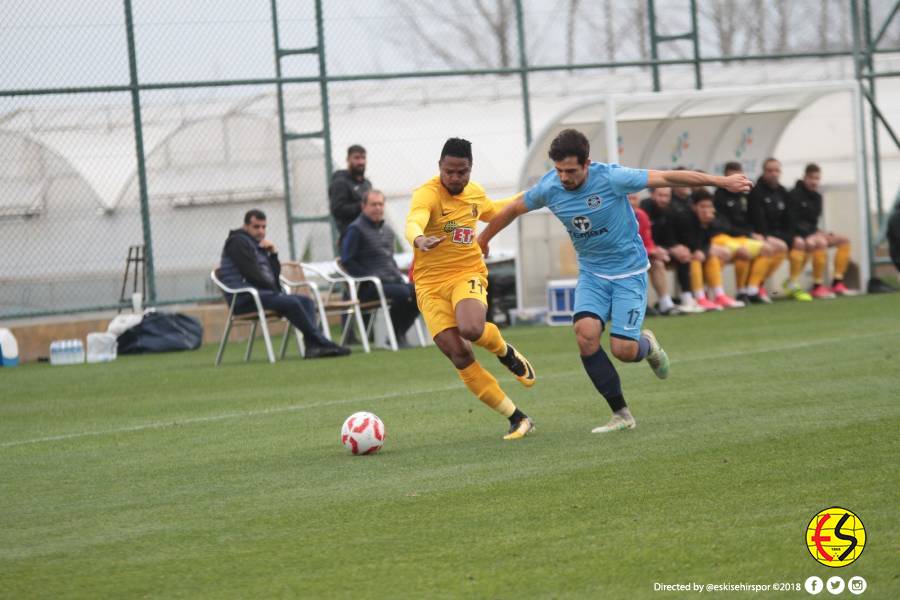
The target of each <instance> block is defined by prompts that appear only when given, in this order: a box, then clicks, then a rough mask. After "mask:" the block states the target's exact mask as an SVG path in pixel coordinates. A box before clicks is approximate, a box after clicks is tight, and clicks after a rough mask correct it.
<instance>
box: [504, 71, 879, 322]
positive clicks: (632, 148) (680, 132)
mask: <svg viewBox="0 0 900 600" xmlns="http://www.w3.org/2000/svg"><path fill="white" fill-rule="evenodd" d="M857 93H858V92H857V87H856V83H855V82H852V81H850V82H835V83H822V84H817V85H816V86H810V85H808V84H803V85H798V86H790V85H780V86H777V87H756V88H749V89H722V90H714V91H695V92H678V93H655V94H629V95H609V96H605V97H602V98H598V99H597V100H593V101H589V102H584V103H580V104H577V105H575V106H572V107H569V108H567V109H565V110H563V111H561V112H560V113H559V115H558V116H557V117H556V118H554V119H552V120H551V121H550V122H549V124H548V125H547V127H545V128H544V130H543V131H541V132H540V133H539V134H538V135H537V136H536V137H535V140H534V142H533V143H532V145H531V147H530V148H529V151H528V154H527V156H526V159H525V162H524V165H523V168H522V171H521V174H520V177H519V185H520V188H521V189H526V188H528V187H530V186H531V185H533V184H534V183H535V182H537V180H538V179H540V177H541V176H543V175H544V173H546V172H547V171H548V170H550V169H552V168H553V163H552V161H550V159H549V158H548V156H547V149H548V148H549V146H550V142H551V141H552V139H553V138H554V137H555V136H556V135H557V134H558V133H559V132H560V131H562V130H563V129H567V128H575V129H578V130H580V131H582V132H583V133H584V134H585V135H586V136H587V137H588V140H589V141H590V143H591V159H592V160H595V161H599V162H616V163H619V164H622V165H626V166H631V167H640V168H649V169H659V170H667V169H673V168H675V167H678V166H683V167H685V168H688V169H692V170H702V171H706V172H708V173H717V174H719V173H722V171H723V166H724V164H725V163H726V162H728V161H737V162H740V163H741V164H742V165H743V167H744V171H745V172H746V173H747V176H748V177H750V178H751V179H755V178H756V177H757V176H758V174H759V173H760V171H761V169H762V163H763V161H764V160H765V159H766V158H768V157H770V156H777V154H776V151H777V150H778V148H779V144H780V142H781V140H782V137H783V136H784V135H785V132H786V131H788V130H789V126H790V124H791V123H792V122H793V121H794V120H795V119H796V118H797V117H798V115H800V114H801V113H802V112H803V111H804V110H806V109H807V108H808V107H809V106H810V105H812V104H813V103H814V102H816V101H818V100H820V99H822V98H824V97H827V96H833V95H836V94H841V95H843V96H844V97H845V99H846V100H847V102H848V104H850V105H852V107H851V106H848V110H846V111H844V113H843V114H844V115H845V117H846V119H847V120H849V121H850V122H851V123H850V124H851V126H850V127H849V128H845V129H844V131H847V132H851V133H852V139H849V140H848V139H834V140H833V141H834V144H840V146H838V147H841V148H848V147H853V148H854V153H853V154H854V155H855V156H856V157H857V160H856V161H855V163H854V164H855V167H856V168H855V172H854V174H853V180H854V181H855V183H856V186H855V189H852V190H846V189H845V193H848V192H849V193H850V194H852V195H854V196H855V197H856V199H857V201H855V202H852V206H848V204H850V203H842V204H839V203H837V202H826V211H828V212H826V215H825V220H826V222H837V220H838V219H839V220H840V222H841V227H840V228H841V231H843V232H845V233H848V234H849V235H851V237H852V238H853V241H854V242H856V243H855V244H854V251H855V256H854V259H855V260H856V262H857V264H859V266H860V269H861V270H862V271H863V272H862V273H861V276H862V279H863V281H865V280H866V279H867V278H868V275H869V274H868V262H869V261H868V255H867V252H868V244H867V243H865V241H866V239H867V238H866V233H865V204H864V202H862V198H863V197H864V196H863V194H864V193H865V190H864V187H863V185H864V183H863V177H861V176H860V173H861V172H862V168H861V165H860V156H861V154H860V151H859V148H860V147H861V144H862V139H861V134H860V132H859V130H858V127H857V125H858V124H859V123H860V118H859V113H858V107H859V103H858V101H857V98H856V96H855V95H856V94H857ZM806 152H807V154H806V155H805V156H804V158H803V160H804V161H816V160H821V157H822V152H821V149H817V148H813V147H810V148H807V149H806ZM609 157H613V160H612V161H610V160H609ZM782 185H784V186H785V187H787V188H788V189H790V187H791V186H792V185H793V181H792V180H791V179H790V178H789V175H788V174H787V173H785V174H784V175H783V177H782ZM848 208H849V209H850V210H849V211H848ZM518 227H519V252H518V260H517V266H516V269H517V278H516V279H517V286H518V290H517V291H518V303H519V308H523V307H537V306H543V305H545V304H546V299H545V298H546V282H547V281H548V280H551V279H557V278H560V277H565V276H571V274H572V273H570V272H566V265H565V263H566V261H565V259H564V258H562V259H561V256H563V257H564V256H565V255H566V254H567V253H568V252H570V251H571V249H570V244H571V242H570V241H569V239H568V235H567V234H566V231H565V229H564V228H563V227H562V226H561V225H560V224H559V222H558V221H557V220H556V218H555V217H554V216H553V215H552V214H551V213H550V212H549V211H548V210H546V209H543V210H540V211H535V212H533V213H528V214H526V215H524V216H523V217H522V218H520V219H519V221H518Z"/></svg>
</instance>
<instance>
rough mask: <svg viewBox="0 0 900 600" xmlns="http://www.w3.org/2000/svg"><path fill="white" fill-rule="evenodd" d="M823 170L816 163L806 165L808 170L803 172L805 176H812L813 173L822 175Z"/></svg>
mask: <svg viewBox="0 0 900 600" xmlns="http://www.w3.org/2000/svg"><path fill="white" fill-rule="evenodd" d="M821 172H822V168H821V167H820V166H819V165H817V164H816V163H809V164H808V165H806V169H805V170H804V171H803V174H804V175H812V174H813V173H821Z"/></svg>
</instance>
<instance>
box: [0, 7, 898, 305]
mask: <svg viewBox="0 0 900 600" xmlns="http://www.w3.org/2000/svg"><path fill="white" fill-rule="evenodd" d="M898 4H900V3H898V2H894V1H893V0H883V1H876V0H872V1H871V2H868V1H866V2H862V0H861V1H860V2H855V1H852V0H827V1H826V0H815V1H814V0H797V1H796V2H778V1H775V0H743V1H739V0H735V1H729V0H696V2H694V1H688V0H684V1H676V0H672V1H664V0H656V1H655V2H654V1H653V0H650V1H647V2H644V1H641V2H632V3H621V2H614V1H613V0H602V1H601V0H593V1H589V0H521V1H519V0H497V1H494V2H488V1H479V0H444V1H431V0H429V1H415V2H414V1H412V0H410V1H405V0H397V1H388V0H371V1H368V2H356V1H353V0H327V1H325V0H305V1H293V0H292V1H291V2H286V1H284V0H282V1H280V2H278V1H272V0H251V1H246V0H243V1H239V0H230V1H228V0H219V1H217V2H206V1H202V2H177V1H175V0H153V1H150V0H124V2H123V0H84V1H83V2H78V3H59V2H49V1H44V0H28V1H27V2H26V1H25V0H9V1H7V2H5V3H4V8H3V12H4V18H3V21H2V24H0V29H2V32H3V34H2V36H0V60H2V63H3V65H4V68H3V69H2V72H0V318H12V317H19V316H27V315H40V314H51V313H63V312H74V311H82V310H90V309H97V308H110V307H115V306H118V303H119V299H120V292H121V286H122V280H123V275H124V271H125V262H126V260H125V259H126V257H127V255H128V249H129V247H130V246H135V245H143V246H145V249H146V253H147V257H148V262H147V269H148V272H147V276H148V277H147V282H148V289H147V290H146V291H145V293H146V295H147V296H148V298H147V300H148V301H149V302H150V303H153V304H163V303H174V302H184V301H195V300H198V299H205V298H212V297H215V296H216V294H215V291H214V290H213V289H212V288H211V286H210V284H209V277H208V274H209V271H210V269H211V268H213V267H214V266H215V265H216V264H217V263H218V258H219V252H220V250H221V245H222V243H223V241H224V239H225V236H226V234H227V231H228V230H229V229H231V228H234V227H238V226H239V225H240V223H241V218H242V216H243V213H244V212H245V211H246V210H247V209H249V208H261V209H263V210H265V211H266V212H267V213H268V214H269V224H270V227H269V230H270V231H269V234H270V237H271V238H272V239H273V241H274V242H275V243H276V245H278V246H279V247H280V248H281V254H282V255H283V256H288V255H292V256H294V257H296V258H304V259H307V260H325V259H328V258H330V257H331V253H332V247H333V246H332V238H331V235H332V233H331V226H330V223H329V222H328V220H327V216H328V199H327V181H328V177H329V173H328V171H329V170H332V169H336V168H342V167H343V164H344V159H345V156H344V152H345V149H346V148H347V146H349V145H350V144H355V143H359V144H362V145H364V146H366V147H367V149H368V150H369V165H368V175H369V176H370V178H371V179H372V180H373V182H374V184H375V186H376V187H378V188H381V189H383V190H384V191H385V192H386V194H387V197H388V200H389V212H390V215H391V216H392V217H393V218H394V219H395V221H396V220H402V217H403V214H404V213H405V209H406V199H407V198H408V197H409V193H410V191H411V190H412V189H413V188H414V187H415V186H416V185H417V184H418V183H420V182H422V181H424V180H425V179H427V178H428V177H430V176H432V175H433V174H434V172H435V165H436V160H437V153H438V151H439V148H440V144H441V143H442V141H443V139H444V138H446V137H448V136H452V135H460V136H464V137H468V138H470V139H472V140H473V142H474V143H475V148H476V160H475V178H476V179H478V180H479V181H480V182H481V183H483V184H485V185H486V186H487V187H488V188H489V189H490V190H491V191H492V192H494V193H495V194H496V195H501V194H503V193H506V192H512V191H514V185H515V182H516V179H517V175H518V169H519V168H520V164H521V159H522V157H523V156H524V153H525V148H526V144H527V141H528V140H529V139H530V137H531V132H532V131H533V130H536V129H537V128H538V127H540V126H541V125H542V124H543V123H545V122H546V121H547V120H548V119H550V117H552V116H553V115H554V114H555V113H556V112H558V111H559V109H560V108H561V107H562V106H564V105H568V104H571V103H572V102H574V101H576V100H579V99H585V98H590V97H592V96H596V95H598V94H602V93H606V92H610V91H618V92H627V91H637V90H641V91H645V90H652V89H654V87H657V88H662V89H677V88H680V89H685V88H693V87H698V86H699V84H700V83H701V81H702V84H703V86H708V87H713V86H721V85H734V84H737V83H740V84H742V85H747V84H751V85H752V84H753V83H773V82H778V81H798V80H806V81H810V82H815V81H817V80H821V79H823V78H852V77H853V76H854V74H855V71H854V63H853V59H852V57H853V52H854V35H853V33H854V27H859V30H858V31H859V33H860V35H862V34H865V36H864V37H865V39H867V40H869V42H871V41H872V40H874V39H876V38H879V39H878V44H876V46H877V48H876V50H875V51H874V52H872V53H870V54H869V55H868V56H870V57H871V58H873V60H874V61H879V60H882V61H884V60H894V61H896V53H897V51H898V48H900V17H897V18H894V19H893V20H892V18H893V17H894V14H895V13H896V11H897V6H898ZM854 11H855V13H854ZM854 14H855V15H856V18H854ZM276 15H277V16H276ZM651 15H652V17H653V21H652V27H651V20H650V19H651ZM866 23H871V24H872V25H871V26H870V29H871V31H868V32H866V31H864V30H863V28H864V26H865V24H866ZM891 23H893V25H892V24H891ZM695 24H696V27H695V26H694V25H695ZM882 24H884V27H883V28H882ZM276 35H277V38H278V42H277V45H276V42H275V38H276ZM857 46H858V44H857ZM276 50H278V51H279V52H276ZM856 50H857V53H858V52H859V48H858V47H857V48H856ZM857 55H858V54H857ZM276 56H277V58H276ZM654 57H656V58H654ZM758 57H769V59H770V60H771V62H766V63H761V62H760V61H759V60H758ZM776 58H780V59H783V60H778V61H777V62H775V59H776ZM761 64H767V65H770V64H778V65H779V67H778V68H773V69H761V68H760V65H761ZM893 64H896V62H895V63H893ZM654 67H655V68H654ZM894 70H895V71H896V70H897V69H896V68H895V69H894ZM279 72H280V76H279ZM279 83H280V84H281V86H280V87H281V94H280V97H281V99H282V105H283V113H282V114H283V129H282V122H281V120H280V119H279V116H280V111H279V104H280V103H279V85H278V84H279ZM282 131H285V132H287V134H288V135H287V138H286V139H285V142H284V148H285V149H286V155H285V156H283V155H282ZM329 150H330V152H329ZM286 182H287V184H288V186H289V187H290V198H289V202H287V203H286V202H285V183H286ZM130 285H131V284H130V283H129V289H128V291H129V292H130ZM127 295H128V298H129V302H130V294H127Z"/></svg>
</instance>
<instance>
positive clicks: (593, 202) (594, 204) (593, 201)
mask: <svg viewBox="0 0 900 600" xmlns="http://www.w3.org/2000/svg"><path fill="white" fill-rule="evenodd" d="M602 202H603V198H601V197H600V196H598V195H597V194H594V195H593V196H588V199H587V205H588V208H599V207H600V204H601V203H602Z"/></svg>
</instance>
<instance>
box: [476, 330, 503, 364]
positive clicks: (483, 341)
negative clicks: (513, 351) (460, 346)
mask: <svg viewBox="0 0 900 600" xmlns="http://www.w3.org/2000/svg"><path fill="white" fill-rule="evenodd" d="M475 344H476V345H478V346H481V347H482V348H484V349H485V350H487V351H488V352H490V353H492V354H496V355H497V356H504V355H505V354H506V342H505V341H504V340H503V336H502V335H500V329H498V328H497V326H496V325H494V324H493V323H485V324H484V332H483V333H482V334H481V337H480V338H478V339H477V340H475Z"/></svg>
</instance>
